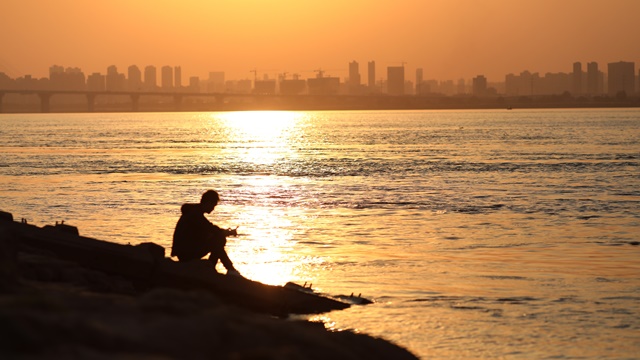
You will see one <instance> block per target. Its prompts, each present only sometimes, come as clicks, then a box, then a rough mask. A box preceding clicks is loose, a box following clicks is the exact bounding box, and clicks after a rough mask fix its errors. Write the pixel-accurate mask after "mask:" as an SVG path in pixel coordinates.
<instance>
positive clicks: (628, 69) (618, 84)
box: [608, 61, 636, 96]
mask: <svg viewBox="0 0 640 360" xmlns="http://www.w3.org/2000/svg"><path fill="white" fill-rule="evenodd" d="M608 68H609V81H608V86H609V91H608V93H609V96H617V95H618V94H620V93H623V92H624V93H625V94H626V95H633V94H634V93H635V92H636V71H635V63H633V62H625V61H619V62H616V63H609V64H608Z"/></svg>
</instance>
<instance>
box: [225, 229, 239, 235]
mask: <svg viewBox="0 0 640 360" xmlns="http://www.w3.org/2000/svg"><path fill="white" fill-rule="evenodd" d="M224 236H238V228H237V227H236V228H235V229H227V230H225V231H224Z"/></svg>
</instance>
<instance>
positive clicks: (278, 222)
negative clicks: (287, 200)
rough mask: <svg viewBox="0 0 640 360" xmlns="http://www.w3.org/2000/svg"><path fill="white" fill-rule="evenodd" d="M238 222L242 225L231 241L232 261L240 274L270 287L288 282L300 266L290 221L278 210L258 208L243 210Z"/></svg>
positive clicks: (251, 207) (252, 207) (250, 207)
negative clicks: (237, 235)
mask: <svg viewBox="0 0 640 360" xmlns="http://www.w3.org/2000/svg"><path fill="white" fill-rule="evenodd" d="M238 221H239V223H241V224H246V225H241V227H240V229H239V233H240V234H241V236H240V237H239V238H238V239H237V240H234V243H235V244H234V245H235V246H234V247H233V259H234V261H237V264H238V268H239V269H240V271H241V272H242V274H243V275H244V276H245V277H247V278H249V279H251V280H255V281H260V282H263V283H266V284H271V285H284V284H285V283H287V282H288V281H291V279H292V278H293V277H294V274H295V273H296V271H297V269H298V268H299V266H300V259H298V257H297V256H295V252H294V250H293V248H294V247H295V245H296V241H295V240H294V239H293V238H294V236H293V232H292V230H291V227H292V224H291V221H290V220H288V218H287V217H286V216H283V215H282V214H280V211H274V210H273V209H269V208H265V207H258V206H248V207H244V208H243V209H242V211H241V215H240V216H239V218H238Z"/></svg>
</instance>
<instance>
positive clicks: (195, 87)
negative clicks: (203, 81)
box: [189, 76, 200, 92]
mask: <svg viewBox="0 0 640 360" xmlns="http://www.w3.org/2000/svg"><path fill="white" fill-rule="evenodd" d="M189 91H190V92H200V78H199V77H197V76H192V77H190V78H189Z"/></svg>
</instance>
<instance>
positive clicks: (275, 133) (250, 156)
mask: <svg viewBox="0 0 640 360" xmlns="http://www.w3.org/2000/svg"><path fill="white" fill-rule="evenodd" d="M214 116H215V118H216V119H217V120H219V121H221V122H222V123H223V124H224V126H226V127H227V129H229V132H230V141H232V142H234V143H236V144H239V145H241V146H240V147H241V148H237V149H236V150H237V153H238V155H239V156H241V157H242V158H244V160H245V161H247V162H252V163H256V164H271V163H273V162H275V161H276V160H277V159H279V158H283V157H291V156H294V155H295V153H294V151H293V147H292V144H293V142H295V141H296V140H297V137H298V134H297V133H296V131H295V127H296V125H297V124H298V123H299V121H300V119H302V118H303V117H304V113H301V112H293V111H237V112H228V113H218V114H215V115H214Z"/></svg>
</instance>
